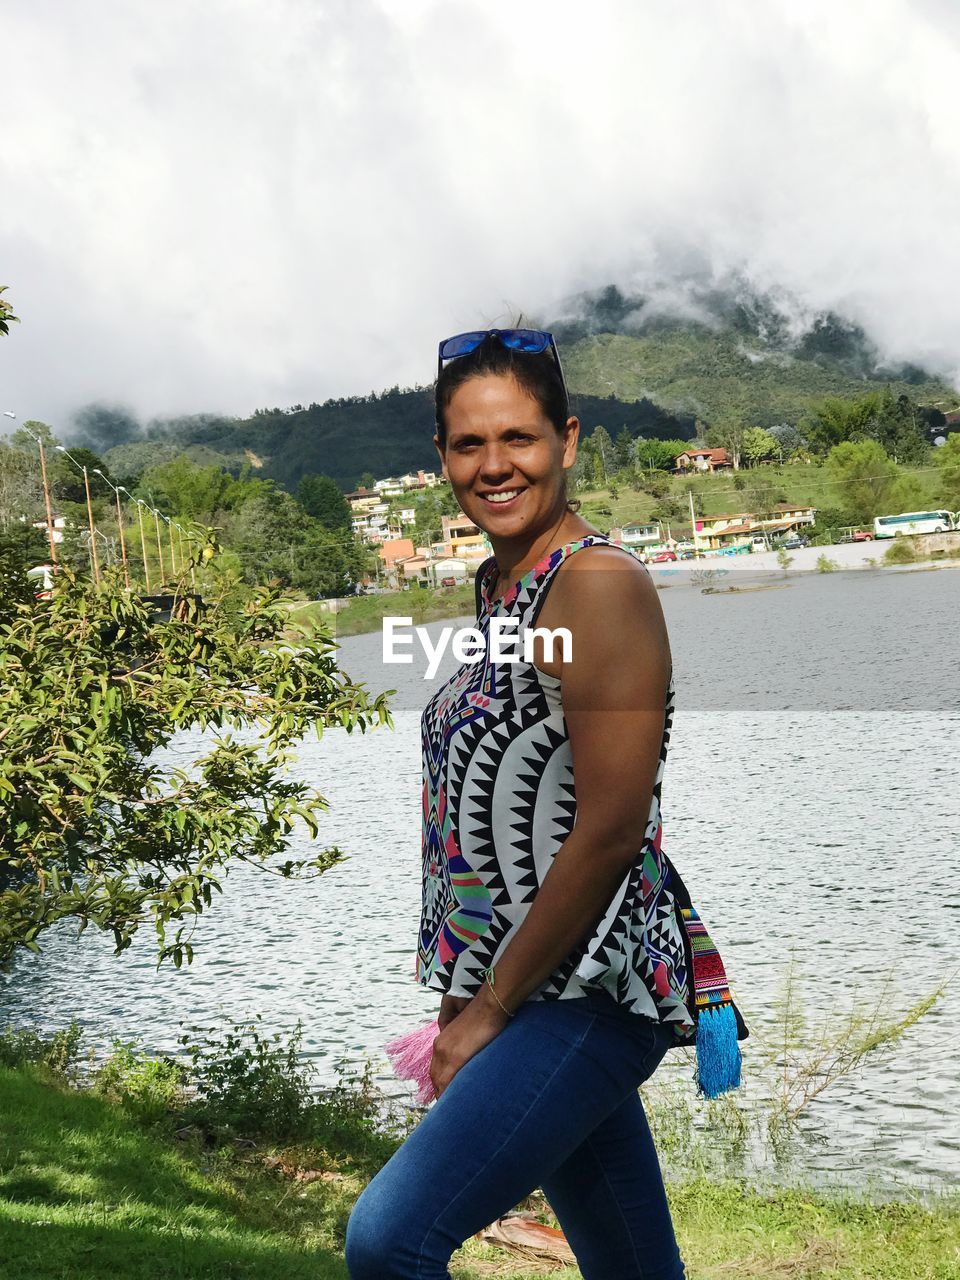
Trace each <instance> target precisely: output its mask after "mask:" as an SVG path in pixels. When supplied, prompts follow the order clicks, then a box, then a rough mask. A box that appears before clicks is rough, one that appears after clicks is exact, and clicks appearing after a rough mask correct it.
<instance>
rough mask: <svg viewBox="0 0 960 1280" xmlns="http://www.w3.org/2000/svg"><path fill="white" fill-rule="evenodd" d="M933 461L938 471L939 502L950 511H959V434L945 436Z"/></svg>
mask: <svg viewBox="0 0 960 1280" xmlns="http://www.w3.org/2000/svg"><path fill="white" fill-rule="evenodd" d="M934 459H935V461H936V464H937V466H938V467H939V469H940V501H941V502H944V503H946V505H947V506H948V507H949V508H950V510H951V511H960V432H955V433H953V434H951V435H949V436H947V441H946V444H943V445H941V446H940V447H939V448H938V449H937V451H936V453H935V454H934Z"/></svg>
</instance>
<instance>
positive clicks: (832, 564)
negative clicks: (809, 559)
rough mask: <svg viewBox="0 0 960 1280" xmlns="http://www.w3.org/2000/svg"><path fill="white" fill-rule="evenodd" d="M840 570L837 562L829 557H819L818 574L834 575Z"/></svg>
mask: <svg viewBox="0 0 960 1280" xmlns="http://www.w3.org/2000/svg"><path fill="white" fill-rule="evenodd" d="M837 568H839V566H838V564H837V562H836V560H831V559H830V557H829V556H827V555H820V556H817V573H833V572H834V571H835V570H836V569H837Z"/></svg>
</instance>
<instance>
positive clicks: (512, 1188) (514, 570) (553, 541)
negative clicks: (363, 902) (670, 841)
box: [347, 330, 745, 1280]
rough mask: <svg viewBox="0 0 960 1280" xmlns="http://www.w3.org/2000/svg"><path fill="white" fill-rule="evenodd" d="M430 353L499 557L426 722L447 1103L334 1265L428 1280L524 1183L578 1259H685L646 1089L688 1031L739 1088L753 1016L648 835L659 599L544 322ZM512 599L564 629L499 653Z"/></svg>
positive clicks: (654, 792)
mask: <svg viewBox="0 0 960 1280" xmlns="http://www.w3.org/2000/svg"><path fill="white" fill-rule="evenodd" d="M440 357H441V369H440V374H439V377H438V380H437V391H436V402H437V434H436V436H435V444H436V447H437V450H438V452H439V454H440V460H441V464H442V467H443V472H444V475H445V476H446V477H447V479H448V480H449V481H450V484H451V486H452V488H453V491H454V493H455V495H456V497H457V500H458V502H459V503H460V506H461V508H462V509H463V511H464V513H465V514H466V515H467V516H468V517H469V518H470V519H472V520H473V521H474V522H475V523H476V524H477V525H478V526H479V527H480V528H482V529H483V530H484V531H485V532H486V533H487V535H488V537H489V538H490V542H491V545H492V546H493V549H494V556H493V557H491V558H490V559H489V560H487V561H485V562H484V564H483V565H481V567H480V569H479V571H478V574H477V602H478V615H479V616H478V619H477V632H478V634H479V636H480V638H481V640H482V648H483V652H482V653H481V655H480V657H479V660H476V661H469V662H464V664H463V665H462V666H461V667H460V668H459V670H458V671H457V672H456V673H455V674H454V675H453V677H452V678H451V679H450V680H448V681H447V682H446V683H445V684H444V685H443V686H442V687H441V688H439V689H438V690H437V691H436V692H435V693H434V695H433V696H432V697H431V699H430V700H429V702H428V704H427V707H426V710H425V711H424V714H423V721H422V738H423V836H422V844H423V910H422V915H421V921H420V935H419V945H418V951H417V966H416V968H417V978H418V980H419V981H420V982H421V983H422V984H423V985H425V986H427V987H430V988H432V989H434V990H437V991H439V992H442V993H443V995H442V1000H441V1005H440V1012H439V1016H438V1022H439V1026H440V1031H439V1034H438V1035H437V1036H436V1039H435V1040H434V1042H433V1051H432V1060H431V1064H430V1079H431V1081H432V1085H433V1090H434V1093H435V1094H436V1097H437V1101H436V1103H435V1104H434V1106H433V1107H432V1108H431V1109H430V1110H429V1111H428V1112H427V1114H426V1116H425V1117H424V1119H423V1120H422V1121H421V1123H420V1124H419V1126H418V1127H417V1129H416V1130H415V1131H414V1132H413V1133H412V1134H411V1135H410V1137H409V1138H408V1139H407V1140H406V1142H405V1143H404V1144H403V1146H402V1147H401V1149H400V1150H399V1151H398V1152H397V1153H396V1155H395V1156H394V1157H393V1158H392V1159H391V1160H390V1161H389V1162H388V1164H387V1165H385V1166H384V1168H383V1169H382V1170H381V1171H380V1173H379V1174H378V1175H377V1177H376V1178H375V1179H374V1180H373V1182H372V1183H371V1184H370V1186H369V1187H368V1188H367V1190H366V1191H365V1192H364V1194H363V1196H361V1198H360V1200H359V1201H358V1202H357V1205H356V1207H355V1209H354V1212H353V1214H352V1216H351V1219H350V1226H349V1230H348V1235H347V1264H348V1267H349V1269H350V1274H351V1276H352V1277H354V1280H366V1278H367V1277H374V1276H376V1277H377V1278H378V1280H389V1277H398V1278H400V1277H413V1276H418V1277H422V1280H429V1278H430V1277H432V1278H433V1280H440V1278H441V1277H447V1276H448V1275H449V1272H448V1270H447V1262H448V1261H449V1259H450V1256H451V1254H452V1253H453V1251H454V1250H455V1249H456V1248H457V1247H459V1245H460V1244H461V1243H462V1242H463V1241H464V1240H465V1239H467V1237H468V1236H470V1235H471V1234H473V1233H475V1232H476V1231H478V1230H480V1229H481V1228H483V1227H484V1226H486V1225H487V1224H488V1223H489V1222H491V1221H493V1220H494V1219H495V1218H497V1217H498V1216H499V1215H500V1214H502V1213H504V1212H505V1211H506V1210H508V1209H510V1208H511V1207H512V1206H513V1205H514V1204H516V1203H517V1202H518V1201H520V1200H521V1199H522V1198H523V1197H524V1196H526V1195H527V1194H529V1192H530V1191H531V1190H533V1189H534V1188H535V1187H536V1186H538V1185H539V1186H542V1187H543V1190H544V1191H545V1193H546V1195H547V1198H548V1199H549V1201H550V1204H551V1206H552V1208H553V1210H554V1212H555V1213H556V1215H557V1217H558V1219H559V1220H560V1223H561V1225H562V1226H563V1228H564V1231H565V1232H566V1235H567V1238H568V1240H569V1242H570V1244H571V1246H572V1247H573V1250H574V1252H575V1254H576V1258H577V1262H578V1264H579V1266H580V1269H581V1271H582V1274H583V1275H584V1276H587V1277H601V1276H603V1277H606V1276H614V1275H615V1276H617V1277H618V1278H619V1280H630V1278H631V1277H640V1276H641V1275H643V1276H644V1277H656V1278H657V1280H679V1278H680V1277H682V1276H683V1275H684V1270H683V1264H682V1263H681V1261H680V1256H679V1252H678V1250H677V1244H676V1240H675V1237H674V1231H673V1225H672V1222H671V1219H670V1213H669V1210H668V1208H667V1201H666V1196H665V1193H664V1188H663V1182H662V1179H661V1176H660V1169H659V1165H658V1161H657V1156H656V1151H655V1150H654V1146H653V1141H652V1138H651V1135H650V1130H649V1127H648V1125H647V1121H646V1117H645V1115H644V1112H643V1107H642V1105H641V1103H640V1100H639V1097H638V1094H637V1088H638V1086H639V1085H640V1084H641V1083H642V1082H643V1081H644V1080H645V1079H647V1077H648V1076H650V1075H651V1074H652V1072H653V1071H654V1070H655V1069H656V1067H657V1065H658V1064H659V1062H660V1060H661V1058H662V1057H663V1055H664V1054H665V1053H666V1051H667V1050H668V1049H669V1048H670V1047H672V1046H673V1045H677V1044H683V1043H690V1042H691V1041H692V1039H693V1037H694V1032H695V1031H696V1041H697V1049H698V1066H699V1078H700V1084H701V1088H702V1089H703V1091H704V1093H706V1094H709V1095H710V1096H714V1095H715V1094H717V1093H720V1092H722V1091H723V1090H724V1089H726V1088H730V1087H733V1086H734V1085H736V1084H737V1083H738V1082H739V1065H740V1055H739V1049H738V1047H737V1034H738V1029H739V1030H741V1031H742V1032H743V1033H745V1029H744V1028H742V1023H739V1021H738V1015H737V1014H736V1012H735V1010H734V1008H733V1004H732V1001H731V999H730V993H729V991H728V990H727V987H726V981H725V977H724V971H723V966H722V964H721V963H720V959H719V956H718V955H717V954H716V951H715V949H714V948H713V946H712V944H711V943H710V939H709V938H708V937H707V935H706V931H705V930H704V929H703V926H702V924H700V922H699V920H698V919H697V917H696V913H695V912H693V910H692V906H691V904H690V901H689V898H687V896H686V893H685V890H684V889H683V886H682V884H681V883H680V881H679V877H677V876H676V875H675V873H674V872H673V869H672V868H671V867H670V864H669V862H668V861H667V859H666V856H665V855H664V854H663V853H662V851H661V838H662V827H661V823H660V789H661V781H662V776H663V767H664V763H665V759H666V750H667V743H668V741H669V736H670V725H671V721H672V715H673V676H672V662H671V656H670V646H669V642H668V639H667V633H666V627H665V625H664V620H663V614H662V612H661V609H660V604H659V600H658V598H657V592H656V589H655V587H654V585H653V583H652V581H651V579H650V577H649V574H648V573H647V571H646V569H645V568H644V567H643V566H642V564H640V562H639V561H638V560H637V559H636V558H635V557H634V556H633V555H632V554H631V553H630V552H628V551H625V550H624V548H622V547H619V546H617V545H615V544H612V543H610V542H609V541H608V539H606V538H605V537H604V536H603V535H602V534H600V533H598V532H597V531H596V530H595V529H593V528H591V526H590V525H589V524H587V522H586V521H585V520H583V519H582V518H581V517H580V516H579V515H577V514H576V512H574V511H572V510H571V508H570V506H569V504H568V502H567V498H566V485H565V481H566V475H567V472H568V471H569V469H570V467H572V466H573V463H574V461H575V459H576V453H577V439H578V435H579V429H580V428H579V423H578V421H577V419H576V418H575V417H573V416H572V415H571V414H570V412H569V408H568V404H567V393H566V387H565V385H564V381H563V374H562V371H561V368H560V361H559V356H558V354H557V351H556V347H555V345H554V343H553V339H552V337H551V336H550V335H549V334H544V333H539V332H538V331H535V330H507V331H498V330H494V331H490V332H489V333H481V334H461V335H458V337H457V338H454V339H448V340H447V341H446V342H445V343H442V344H441V347H440ZM445 360H446V361H447V363H444V361H445ZM506 620H509V621H510V622H511V624H513V625H515V626H516V627H517V628H518V629H519V631H520V632H521V633H524V632H532V631H534V629H536V630H537V631H538V632H540V631H542V632H550V631H556V630H559V629H561V628H563V629H566V630H567V631H568V632H569V635H570V646H569V649H568V650H567V651H566V652H560V653H559V654H557V653H556V652H547V651H546V650H545V649H544V648H542V647H540V648H538V647H537V646H536V645H534V647H533V648H532V650H531V651H529V652H525V653H524V654H523V656H522V659H521V660H520V661H517V660H516V659H515V658H513V659H512V660H509V661H503V660H498V658H497V652H496V644H495V637H496V634H497V632H498V629H499V628H500V625H501V624H502V623H503V622H505V621H506ZM685 922H687V923H686V927H685ZM694 937H695V938H696V943H695V945H691V938H694ZM641 1258H642V1259H643V1263H642V1266H641V1261H640V1260H641Z"/></svg>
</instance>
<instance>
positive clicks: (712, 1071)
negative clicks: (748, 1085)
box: [697, 1004, 742, 1098]
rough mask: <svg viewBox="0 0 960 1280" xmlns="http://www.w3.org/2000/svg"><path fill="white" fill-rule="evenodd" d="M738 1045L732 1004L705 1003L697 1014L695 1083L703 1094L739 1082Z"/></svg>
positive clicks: (734, 1086)
mask: <svg viewBox="0 0 960 1280" xmlns="http://www.w3.org/2000/svg"><path fill="white" fill-rule="evenodd" d="M741 1061H742V1058H741V1055H740V1047H739V1045H738V1044H737V1019H736V1017H735V1015H734V1012H733V1005H732V1004H719V1005H716V1006H715V1007H710V1006H708V1007H707V1008H706V1009H703V1010H701V1012H700V1013H699V1014H698V1015H697V1083H698V1084H699V1086H700V1092H701V1093H702V1094H703V1096H704V1097H705V1098H716V1097H718V1096H719V1095H720V1094H721V1093H726V1091H727V1090H728V1089H737V1088H739V1085H740V1063H741Z"/></svg>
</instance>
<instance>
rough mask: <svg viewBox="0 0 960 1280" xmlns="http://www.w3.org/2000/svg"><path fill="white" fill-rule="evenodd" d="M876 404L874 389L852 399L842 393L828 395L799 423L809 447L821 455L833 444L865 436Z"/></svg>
mask: <svg viewBox="0 0 960 1280" xmlns="http://www.w3.org/2000/svg"><path fill="white" fill-rule="evenodd" d="M880 404H881V397H880V395H879V393H876V392H871V393H870V394H869V395H865V396H859V397H858V398H857V399H855V400H850V399H846V398H844V397H842V396H828V397H827V398H826V399H824V400H820V401H819V402H818V403H817V404H816V405H814V408H813V412H812V414H811V415H810V416H809V417H808V418H805V419H804V423H803V426H804V428H805V432H804V434H805V435H806V438H807V442H808V444H809V445H810V448H811V449H812V450H813V451H814V452H815V453H819V454H825V453H828V452H829V450H830V449H832V448H833V447H834V446H835V445H838V444H845V443H847V442H848V441H850V442H853V443H856V442H857V441H860V440H865V439H867V437H868V429H869V426H870V424H871V423H872V422H873V421H874V420H875V419H876V416H877V414H878V412H879V411H880Z"/></svg>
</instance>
